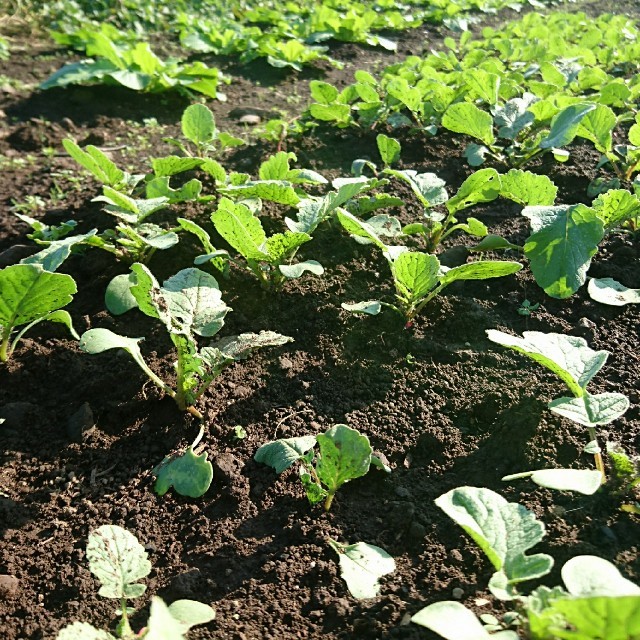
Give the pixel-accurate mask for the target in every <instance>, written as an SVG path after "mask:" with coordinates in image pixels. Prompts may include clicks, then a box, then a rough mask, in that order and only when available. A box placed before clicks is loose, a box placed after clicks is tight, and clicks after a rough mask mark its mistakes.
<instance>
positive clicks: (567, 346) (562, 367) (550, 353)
mask: <svg viewBox="0 0 640 640" xmlns="http://www.w3.org/2000/svg"><path fill="white" fill-rule="evenodd" d="M522 336H523V337H522V338H520V337H518V336H512V335H509V334H508V333H504V332H502V331H497V330H495V329H488V330H487V337H488V338H489V340H491V341H492V342H497V343H498V344H501V345H502V346H504V347H509V348H510V349H513V350H514V351H518V352H519V353H523V354H524V355H526V356H528V357H529V358H531V359H532V360H535V361H536V362H537V363H538V364H541V365H542V366H543V367H546V368H547V369H550V370H551V371H553V373H555V374H556V375H557V376H558V377H559V378H560V379H561V380H562V381H563V382H564V383H565V384H566V385H567V386H568V387H569V389H570V390H571V392H572V393H573V394H574V395H575V396H576V397H580V396H583V395H584V394H585V393H586V387H587V385H588V384H589V382H590V380H591V379H592V378H593V376H595V375H596V373H598V371H600V369H601V368H602V366H603V365H604V363H605V362H606V361H607V356H608V355H609V352H608V351H594V350H593V349H591V348H589V346H588V345H587V341H586V340H585V339H584V338H579V337H576V336H565V335H563V334H561V333H542V332H540V331H525V332H524V333H523V334H522Z"/></svg>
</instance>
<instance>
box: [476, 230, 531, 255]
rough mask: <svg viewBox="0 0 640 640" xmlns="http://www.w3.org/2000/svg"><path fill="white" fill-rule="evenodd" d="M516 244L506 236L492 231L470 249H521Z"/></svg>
mask: <svg viewBox="0 0 640 640" xmlns="http://www.w3.org/2000/svg"><path fill="white" fill-rule="evenodd" d="M519 248H520V247H518V246H517V245H515V244H512V243H511V242H509V241H508V240H506V239H505V238H503V237H501V236H497V235H495V234H494V233H490V234H488V235H487V236H485V237H484V238H483V239H482V240H481V241H480V242H478V244H477V245H476V246H475V247H472V248H471V249H470V251H499V250H500V249H516V250H517V249H519Z"/></svg>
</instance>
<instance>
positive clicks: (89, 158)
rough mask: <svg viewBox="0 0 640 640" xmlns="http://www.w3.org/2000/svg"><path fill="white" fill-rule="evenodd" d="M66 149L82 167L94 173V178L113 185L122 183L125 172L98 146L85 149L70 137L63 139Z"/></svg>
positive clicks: (116, 185)
mask: <svg viewBox="0 0 640 640" xmlns="http://www.w3.org/2000/svg"><path fill="white" fill-rule="evenodd" d="M62 146H63V147H64V150H65V151H66V152H67V153H68V154H69V155H70V156H71V157H72V158H73V159H74V160H75V161H76V162H77V163H78V164H79V165H81V166H82V167H84V168H85V169H86V170H87V171H89V172H90V173H91V174H93V176H94V178H96V179H97V180H98V181H100V182H102V183H103V184H106V185H109V186H111V187H118V186H120V185H122V184H123V183H124V182H125V181H126V180H125V173H124V171H121V170H120V169H118V167H117V166H116V165H115V164H114V163H113V162H112V161H111V160H109V158H108V157H107V156H106V155H105V154H104V153H103V152H102V151H100V149H98V148H97V147H94V146H93V145H89V146H87V147H86V148H85V149H84V151H83V150H82V149H81V148H80V147H79V146H78V145H77V144H76V143H75V142H74V141H73V140H71V139H70V138H65V139H64V140H63V141H62Z"/></svg>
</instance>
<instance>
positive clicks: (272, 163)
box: [258, 151, 297, 180]
mask: <svg viewBox="0 0 640 640" xmlns="http://www.w3.org/2000/svg"><path fill="white" fill-rule="evenodd" d="M289 160H293V161H294V162H295V161H296V160H297V157H296V154H295V153H293V152H286V151H278V153H276V154H274V155H272V156H271V157H270V158H268V159H267V160H265V161H264V162H263V163H262V164H261V165H260V169H259V171H258V176H259V177H260V180H289V179H290V178H289V172H290V171H291V167H290V166H289Z"/></svg>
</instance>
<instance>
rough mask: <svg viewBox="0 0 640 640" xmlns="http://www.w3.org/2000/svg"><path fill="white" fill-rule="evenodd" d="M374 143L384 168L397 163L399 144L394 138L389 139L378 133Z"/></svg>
mask: <svg viewBox="0 0 640 640" xmlns="http://www.w3.org/2000/svg"><path fill="white" fill-rule="evenodd" d="M376 142H377V144H378V151H379V152H380V157H381V158H382V162H383V163H384V165H385V167H388V166H389V165H392V164H394V163H396V162H398V160H399V159H400V143H399V142H398V141H397V140H396V139H395V138H389V137H388V136H385V135H384V133H379V134H378V136H377V138H376Z"/></svg>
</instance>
